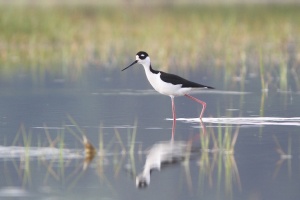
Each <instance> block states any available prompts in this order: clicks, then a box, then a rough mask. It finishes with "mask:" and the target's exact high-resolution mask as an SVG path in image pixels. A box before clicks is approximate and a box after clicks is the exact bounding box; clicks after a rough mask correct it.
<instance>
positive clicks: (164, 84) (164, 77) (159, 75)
mask: <svg viewBox="0 0 300 200" xmlns="http://www.w3.org/2000/svg"><path fill="white" fill-rule="evenodd" d="M136 63H139V64H142V65H143V66H144V69H145V72H146V76H147V78H148V81H149V82H150V84H151V85H152V87H153V88H154V89H155V90H156V91H157V92H159V93H161V94H164V95H168V96H170V97H171V100H172V112H173V126H172V138H174V131H175V126H176V113H175V105H174V97H175V96H186V97H188V98H190V99H192V100H194V101H196V102H197V103H200V104H202V106H203V108H202V111H201V114H200V120H201V119H202V116H203V113H204V111H205V108H206V103H205V102H204V101H201V100H199V99H197V98H195V97H192V96H190V95H188V94H187V93H188V92H189V91H190V90H192V89H194V88H206V89H214V88H213V87H210V86H206V85H201V84H199V83H195V82H192V81H189V80H186V79H184V78H181V77H179V76H177V75H174V74H168V73H165V72H162V71H157V70H154V69H153V68H152V67H151V62H150V57H149V55H148V54H147V53H146V52H144V51H140V52H138V53H137V54H136V60H135V61H134V62H133V63H131V64H130V65H129V66H128V67H126V68H124V69H123V70H122V71H124V70H125V69H127V68H129V67H131V66H132V65H134V64H136Z"/></svg>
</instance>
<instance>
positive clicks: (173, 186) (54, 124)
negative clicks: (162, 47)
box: [0, 67, 300, 200]
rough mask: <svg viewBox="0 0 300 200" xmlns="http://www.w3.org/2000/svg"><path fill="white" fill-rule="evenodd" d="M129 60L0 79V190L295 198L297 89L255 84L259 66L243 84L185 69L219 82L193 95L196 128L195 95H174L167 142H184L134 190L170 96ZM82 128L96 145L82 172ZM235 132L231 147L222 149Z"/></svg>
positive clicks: (161, 136)
mask: <svg viewBox="0 0 300 200" xmlns="http://www.w3.org/2000/svg"><path fill="white" fill-rule="evenodd" d="M137 68H138V67H135V69H134V68H132V69H130V70H127V71H125V72H121V71H119V70H117V69H115V70H110V69H106V70H103V69H101V70H100V69H96V68H94V67H87V68H86V69H85V70H84V71H83V73H82V74H80V75H79V76H77V77H76V76H75V77H72V76H68V75H61V74H53V73H51V72H46V73H45V74H44V75H43V78H34V77H32V75H31V74H30V73H29V72H22V73H20V74H16V75H15V77H14V78H13V79H11V80H7V79H4V78H3V77H2V78H1V79H2V80H1V81H0V83H1V85H0V133H1V134H0V145H1V146H0V171H1V179H0V197H1V198H7V197H14V198H15V199H18V198H27V199H43V198H51V199H83V198H86V199H172V200H173V199H278V200H279V199H299V198H300V191H299V185H300V175H299V174H300V173H299V169H300V160H299V156H300V149H299V142H300V135H299V133H300V132H299V130H300V129H299V126H300V116H299V113H300V107H299V102H300V97H299V92H297V91H296V89H295V88H291V90H289V91H281V90H278V89H277V88H276V86H273V87H272V86H271V87H270V89H269V91H268V92H261V89H260V79H259V77H258V76H247V77H246V79H245V83H244V84H243V83H241V82H235V81H231V80H228V81H225V79H224V77H222V76H215V75H213V74H212V73H211V72H210V71H200V70H199V71H193V72H186V74H185V75H184V76H185V77H186V78H189V79H191V80H194V81H198V82H201V83H205V84H207V85H211V86H214V87H216V88H218V89H217V90H213V91H202V92H196V93H194V94H192V95H193V96H195V97H197V98H199V99H201V100H203V101H206V102H207V109H206V112H205V114H204V119H203V121H204V125H203V126H205V127H206V128H205V130H206V131H205V132H204V129H203V128H204V127H203V126H201V125H200V124H199V121H198V119H197V117H198V116H199V114H200V111H201V107H200V105H198V104H197V103H195V102H193V101H191V100H189V99H187V98H185V97H178V98H175V103H176V111H177V118H181V119H179V120H178V121H177V127H176V134H175V141H183V142H187V144H191V145H192V149H193V150H192V151H188V150H187V151H186V152H183V155H184V156H183V157H184V158H183V159H182V160H180V161H178V162H175V163H172V164H168V165H166V166H165V167H163V168H162V169H161V170H160V171H158V170H156V171H153V173H151V181H150V185H149V186H148V187H147V188H144V189H138V188H136V180H135V177H136V175H138V174H139V173H140V172H142V171H143V166H144V164H145V160H146V154H147V153H146V150H147V149H150V148H151V147H152V146H153V145H155V144H158V143H161V142H162V141H169V140H170V138H171V127H172V121H170V120H169V119H170V118H172V113H171V101H170V98H169V97H167V96H163V95H159V94H157V93H156V92H154V91H153V90H152V88H151V87H150V85H149V83H148V82H147V80H146V77H145V75H144V71H143V69H141V67H140V68H139V69H137ZM70 77H72V78H70ZM240 88H244V89H243V90H242V89H240ZM195 118H196V119H195ZM79 129H80V130H79ZM80 131H82V132H83V133H84V134H85V135H86V136H87V138H88V139H89V140H90V141H91V143H92V144H93V145H94V146H95V148H96V149H97V150H98V151H99V152H98V155H96V156H95V158H94V159H93V160H92V161H91V162H90V163H89V165H87V167H86V169H85V170H84V169H83V168H84V167H83V166H84V160H85V153H84V146H83V144H82V142H81V138H82V137H81V133H80ZM235 137H237V139H236V143H234V145H233V147H232V148H228V147H226V142H228V143H231V142H232V141H233V140H234V139H233V138H235ZM203 141H207V142H208V143H207V144H208V145H207V146H205V145H204V144H203ZM101 149H102V150H101Z"/></svg>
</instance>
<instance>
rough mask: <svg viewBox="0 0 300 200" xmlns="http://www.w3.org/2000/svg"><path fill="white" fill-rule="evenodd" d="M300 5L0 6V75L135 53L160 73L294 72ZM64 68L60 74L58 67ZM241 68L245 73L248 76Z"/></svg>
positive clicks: (299, 61)
mask: <svg viewBox="0 0 300 200" xmlns="http://www.w3.org/2000/svg"><path fill="white" fill-rule="evenodd" d="M299 24H300V5H297V4H292V5H290V4H284V5H272V4H271V5H268V4H266V5H258V4H251V5H247V4H246V5H202V4H200V5H184V6H178V5H173V6H164V5H161V6H148V7H147V6H130V4H128V5H126V4H123V6H111V5H80V6H78V5H77V6H76V5H74V6H69V5H68V4H64V5H56V6H40V5H39V6H36V5H35V6H31V5H19V6H17V5H10V4H2V5H1V7H0V30H1V32H0V74H1V75H0V77H3V76H4V77H5V76H8V77H9V76H12V74H15V73H16V72H17V71H18V70H20V69H27V70H30V71H35V70H38V71H40V70H41V69H40V68H42V69H43V70H48V69H51V71H52V72H53V71H54V72H55V71H62V70H64V71H74V70H75V71H81V70H82V68H83V67H85V66H87V65H95V66H97V67H98V66H99V67H105V68H116V67H117V66H119V65H122V66H123V65H124V63H128V62H129V61H131V59H132V58H133V57H134V55H135V53H136V52H137V51H139V50H145V51H147V52H149V54H150V55H151V57H152V58H155V61H154V63H155V65H156V66H162V68H161V70H169V69H168V68H169V67H170V65H172V67H175V68H176V67H177V68H176V70H179V71H180V70H186V68H189V70H193V68H197V67H198V66H199V64H201V65H203V66H207V67H209V66H212V65H213V66H217V67H220V68H226V69H228V70H229V71H232V72H235V71H236V70H238V71H240V70H241V69H239V68H241V66H242V65H246V66H247V67H249V70H250V71H252V70H254V71H256V72H257V71H258V73H259V71H260V70H261V68H262V66H263V68H264V70H263V71H267V70H268V69H269V68H270V69H274V70H275V71H277V73H278V72H280V71H284V70H280V67H286V66H288V67H289V68H290V69H293V70H295V71H296V72H299V66H300V51H299V44H300V43H299V42H300V26H299ZM62 67H63V69H62ZM249 70H248V71H249Z"/></svg>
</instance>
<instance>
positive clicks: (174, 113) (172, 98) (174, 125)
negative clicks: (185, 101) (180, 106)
mask: <svg viewBox="0 0 300 200" xmlns="http://www.w3.org/2000/svg"><path fill="white" fill-rule="evenodd" d="M171 100H172V113H173V126H172V140H174V135H175V127H176V112H175V104H174V97H173V96H171Z"/></svg>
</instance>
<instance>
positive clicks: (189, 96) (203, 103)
mask: <svg viewBox="0 0 300 200" xmlns="http://www.w3.org/2000/svg"><path fill="white" fill-rule="evenodd" d="M184 96H186V97H188V98H190V99H192V100H194V101H196V102H198V103H200V104H202V111H201V114H200V119H202V116H203V114H204V111H205V108H206V103H205V102H204V101H200V100H199V99H197V98H195V97H192V96H191V95H188V94H185V95H184Z"/></svg>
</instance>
